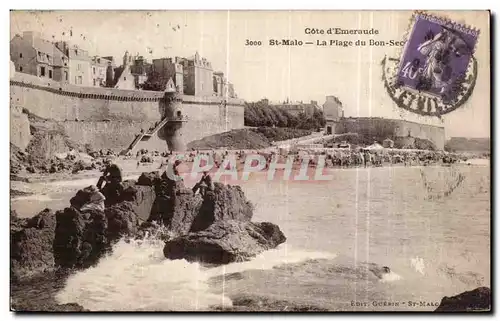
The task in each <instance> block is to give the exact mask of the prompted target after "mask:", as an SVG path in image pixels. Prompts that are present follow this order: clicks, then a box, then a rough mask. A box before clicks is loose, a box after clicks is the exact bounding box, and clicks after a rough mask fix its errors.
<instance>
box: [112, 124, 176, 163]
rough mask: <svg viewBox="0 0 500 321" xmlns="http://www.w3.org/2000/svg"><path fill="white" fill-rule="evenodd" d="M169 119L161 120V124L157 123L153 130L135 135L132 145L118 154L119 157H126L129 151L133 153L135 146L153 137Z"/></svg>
mask: <svg viewBox="0 0 500 321" xmlns="http://www.w3.org/2000/svg"><path fill="white" fill-rule="evenodd" d="M169 120H170V119H168V118H163V119H162V121H161V122H159V123H158V124H157V125H156V126H155V127H154V128H153V129H149V130H147V131H145V132H141V133H139V134H137V135H136V136H135V138H134V140H133V141H132V143H130V145H129V146H128V148H126V149H124V150H123V151H122V152H121V153H120V154H121V155H126V154H127V153H128V152H130V151H133V150H134V148H135V147H137V145H138V144H139V143H140V142H143V141H148V140H149V139H150V138H151V137H152V136H153V135H155V134H156V133H157V132H158V131H159V130H160V129H161V128H162V127H163V126H165V124H166V123H168V122H169Z"/></svg>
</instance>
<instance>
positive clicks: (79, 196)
mask: <svg viewBox="0 0 500 321" xmlns="http://www.w3.org/2000/svg"><path fill="white" fill-rule="evenodd" d="M91 196H92V191H91V190H90V186H88V187H85V188H84V189H81V190H78V192H76V195H75V196H73V197H72V198H71V199H70V200H69V203H70V204H71V206H73V207H74V208H76V209H78V210H79V209H80V208H81V207H82V206H83V205H84V204H85V203H88V202H89V201H90V197H91Z"/></svg>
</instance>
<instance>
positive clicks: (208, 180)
mask: <svg viewBox="0 0 500 321" xmlns="http://www.w3.org/2000/svg"><path fill="white" fill-rule="evenodd" d="M198 190H200V194H201V196H205V194H206V193H207V191H213V190H214V183H213V182H212V177H211V176H210V174H209V173H208V172H207V171H205V172H203V175H202V176H201V179H200V181H199V182H198V183H196V185H195V186H194V187H193V194H196V192H197V191H198Z"/></svg>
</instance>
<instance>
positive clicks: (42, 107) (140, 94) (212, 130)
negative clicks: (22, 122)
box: [10, 73, 244, 152]
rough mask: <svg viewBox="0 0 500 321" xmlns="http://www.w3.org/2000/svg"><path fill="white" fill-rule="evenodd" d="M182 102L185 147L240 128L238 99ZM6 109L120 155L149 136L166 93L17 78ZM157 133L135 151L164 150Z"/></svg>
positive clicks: (162, 109) (240, 103) (241, 117)
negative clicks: (25, 112) (46, 122)
mask: <svg viewBox="0 0 500 321" xmlns="http://www.w3.org/2000/svg"><path fill="white" fill-rule="evenodd" d="M181 98H182V107H181V110H182V114H183V115H184V116H185V117H187V122H185V123H184V124H183V126H182V128H181V129H180V135H181V137H182V138H183V140H184V142H185V144H187V143H189V142H190V141H193V140H197V139H200V138H203V137H205V136H208V135H213V134H216V133H220V132H224V131H229V130H231V129H237V128H243V126H244V123H243V122H244V105H243V104H244V102H243V100H241V99H236V98H229V99H228V101H227V102H226V106H224V104H223V103H222V97H195V96H188V95H182V96H181ZM10 104H11V111H16V113H15V115H16V116H18V113H17V111H19V110H22V109H23V108H26V109H27V110H28V111H29V112H31V113H33V114H35V115H37V116H39V117H43V118H47V119H52V120H57V121H59V122H61V124H62V125H63V126H64V128H65V130H66V133H67V134H68V136H69V138H70V139H72V140H74V141H76V142H79V143H82V144H86V143H89V144H91V146H92V147H93V148H95V149H101V148H110V149H112V150H115V151H118V152H119V151H121V150H123V149H125V148H127V147H128V146H129V145H130V143H131V142H132V141H133V140H134V138H135V136H136V135H137V134H138V133H139V132H140V131H141V129H144V130H145V131H147V130H148V128H150V127H152V126H154V124H155V123H156V122H159V121H160V120H161V118H162V115H164V114H165V109H166V107H167V106H166V104H168V100H166V99H165V93H164V92H156V91H138V90H123V89H115V88H100V87H80V86H74V85H70V84H62V83H59V82H56V81H53V80H50V79H41V78H38V77H36V76H32V75H28V74H22V73H15V74H14V75H12V76H11V79H10ZM11 114H12V112H11ZM11 120H12V116H11ZM13 126H17V125H15V123H13V124H12V126H11V136H12V135H17V134H16V133H15V132H16V128H15V127H13ZM159 133H160V132H158V133H157V134H155V136H154V137H152V138H151V139H150V140H149V141H147V142H141V144H140V145H139V147H138V148H147V149H155V150H158V151H165V150H167V143H166V142H165V140H162V139H160V137H159V136H158V134H159ZM16 140H19V139H17V138H16ZM13 143H14V142H13ZM20 144H21V145H23V144H25V142H22V143H20ZM19 147H21V148H24V147H22V146H19Z"/></svg>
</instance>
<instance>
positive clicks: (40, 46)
mask: <svg viewBox="0 0 500 321" xmlns="http://www.w3.org/2000/svg"><path fill="white" fill-rule="evenodd" d="M10 59H11V61H12V62H13V63H14V66H15V69H16V72H21V73H26V74H31V75H35V76H38V77H46V78H49V79H54V80H56V81H60V82H68V81H69V57H68V56H67V55H66V54H65V53H64V52H63V51H61V50H60V49H59V48H57V47H56V46H55V45H54V44H53V43H52V42H50V41H48V40H45V39H42V38H41V37H40V34H39V33H38V32H34V31H25V32H24V33H23V35H22V36H21V35H15V36H14V38H12V40H11V41H10Z"/></svg>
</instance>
